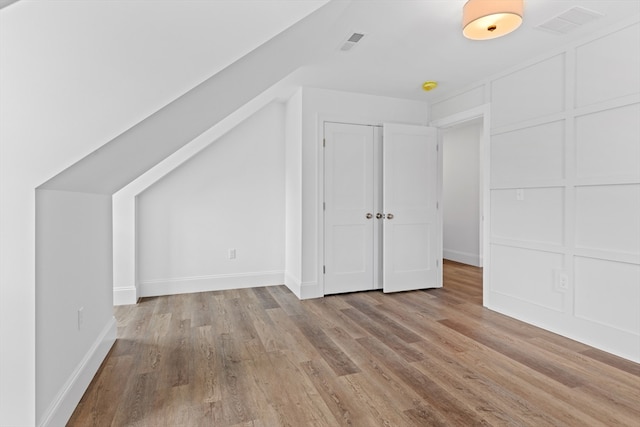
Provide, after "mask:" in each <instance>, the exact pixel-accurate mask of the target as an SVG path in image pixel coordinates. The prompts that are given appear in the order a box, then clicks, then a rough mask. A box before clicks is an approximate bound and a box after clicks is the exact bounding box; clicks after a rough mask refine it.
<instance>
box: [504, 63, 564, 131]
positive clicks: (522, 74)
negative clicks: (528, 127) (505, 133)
mask: <svg viewBox="0 0 640 427" xmlns="http://www.w3.org/2000/svg"><path fill="white" fill-rule="evenodd" d="M563 109H564V55H557V56H553V57H551V58H549V59H547V60H545V61H542V62H538V63H536V64H533V65H531V66H529V67H526V68H522V69H520V70H517V71H515V72H513V73H512V74H509V75H507V76H504V77H501V78H499V79H496V80H494V81H493V83H492V84H491V119H492V127H494V128H495V127H500V126H505V125H510V124H514V123H518V122H521V121H523V120H529V119H534V118H537V117H542V116H546V115H549V114H554V113H559V112H561V111H562V110H563Z"/></svg>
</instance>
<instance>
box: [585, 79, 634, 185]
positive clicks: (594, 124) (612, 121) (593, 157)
mask: <svg viewBox="0 0 640 427" xmlns="http://www.w3.org/2000/svg"><path fill="white" fill-rule="evenodd" d="M638 80H640V79H638ZM576 140H577V146H576V169H577V171H576V172H577V176H578V178H592V177H602V178H605V177H606V178H611V177H626V176H631V177H635V178H636V179H640V161H639V160H638V159H640V104H631V105H627V106H624V107H620V108H614V109H610V110H604V111H600V112H597V113H593V114H587V115H585V116H580V117H577V118H576Z"/></svg>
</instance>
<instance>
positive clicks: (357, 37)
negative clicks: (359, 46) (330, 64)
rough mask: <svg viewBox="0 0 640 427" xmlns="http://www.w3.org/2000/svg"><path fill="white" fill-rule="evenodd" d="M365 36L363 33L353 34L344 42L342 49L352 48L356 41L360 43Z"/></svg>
mask: <svg viewBox="0 0 640 427" xmlns="http://www.w3.org/2000/svg"><path fill="white" fill-rule="evenodd" d="M363 37H364V34H361V33H353V34H351V37H349V38H348V39H347V41H346V42H344V44H343V45H342V46H341V47H340V50H342V51H345V52H346V51H348V50H351V48H352V47H354V46H355V45H356V43H358V42H359V41H360V40H361V39H362V38H363Z"/></svg>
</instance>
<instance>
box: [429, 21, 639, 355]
mask: <svg viewBox="0 0 640 427" xmlns="http://www.w3.org/2000/svg"><path fill="white" fill-rule="evenodd" d="M540 76H544V81H543V82H544V84H531V82H534V81H539V78H540ZM602 76H606V79H605V80H604V81H603V80H601V79H602ZM595 82H602V84H594V83H595ZM478 87H479V86H478V85H475V86H472V87H471V89H470V90H469V91H468V92H466V93H460V94H458V95H457V96H456V97H452V98H449V99H443V100H440V101H439V102H437V103H435V104H434V105H433V108H432V111H434V112H439V114H440V112H443V113H442V114H451V113H452V112H456V111H461V110H464V109H467V108H469V107H470V106H473V105H470V103H471V104H474V103H476V104H478V105H479V104H480V103H481V102H491V118H492V127H491V142H490V175H491V182H490V188H491V202H490V204H491V206H490V218H491V219H490V221H491V223H490V235H489V236H488V239H489V247H490V253H489V254H486V253H485V266H487V265H488V266H489V269H488V271H486V272H485V278H486V279H488V280H486V281H485V287H488V288H489V289H488V292H485V301H484V303H485V305H487V306H488V307H489V308H491V309H494V310H497V311H499V312H501V313H505V314H508V315H511V316H513V317H516V318H519V319H522V320H524V321H527V322H530V323H533V324H536V325H538V326H541V327H543V328H546V329H549V330H552V331H554V332H557V333H560V334H562V335H565V336H568V337H571V338H573V339H576V340H579V341H582V342H585V343H587V344H590V345H593V346H595V347H598V348H600V349H603V350H605V351H609V352H611V353H614V354H617V355H620V356H622V357H625V358H628V359H630V360H634V361H636V362H638V361H640V309H639V307H640V221H639V220H638V218H640V144H639V142H638V141H640V121H639V120H638V117H640V24H638V21H637V18H636V19H634V20H633V21H630V22H627V24H626V26H625V25H620V26H618V27H616V28H612V29H611V30H609V31H608V32H606V33H601V34H599V35H595V36H593V37H592V38H590V39H588V40H583V41H581V42H580V43H576V44H573V45H571V46H569V47H567V48H566V49H560V50H558V51H556V52H553V53H550V54H548V55H546V56H544V57H540V58H536V59H535V60H532V61H530V62H528V63H526V64H522V65H521V66H519V67H515V68H513V69H511V70H508V71H505V72H504V73H502V74H500V75H497V76H494V77H493V78H490V79H488V81H486V82H484V85H483V84H480V87H483V89H482V90H479V89H478ZM479 93H483V94H484V99H482V100H481V99H479V97H478V94H479ZM487 257H488V258H489V259H488V260H487ZM487 273H488V274H487ZM562 274H564V275H566V279H567V286H566V288H565V289H563V288H562V287H561V286H559V282H560V280H559V279H560V277H561V275H562Z"/></svg>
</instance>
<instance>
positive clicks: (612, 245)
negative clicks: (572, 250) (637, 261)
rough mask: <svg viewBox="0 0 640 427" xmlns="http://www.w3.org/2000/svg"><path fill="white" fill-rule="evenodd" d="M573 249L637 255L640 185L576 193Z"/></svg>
mask: <svg viewBox="0 0 640 427" xmlns="http://www.w3.org/2000/svg"><path fill="white" fill-rule="evenodd" d="M575 232H576V247H579V248H587V249H598V250H604V251H613V252H626V253H633V254H640V185H639V184H633V185H599V186H588V187H578V188H577V189H576V220H575Z"/></svg>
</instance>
